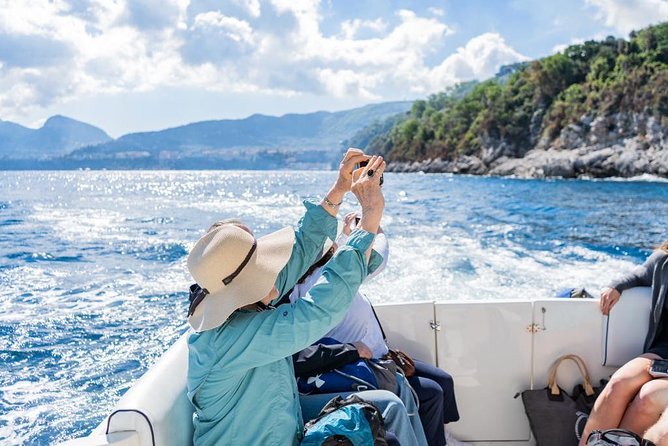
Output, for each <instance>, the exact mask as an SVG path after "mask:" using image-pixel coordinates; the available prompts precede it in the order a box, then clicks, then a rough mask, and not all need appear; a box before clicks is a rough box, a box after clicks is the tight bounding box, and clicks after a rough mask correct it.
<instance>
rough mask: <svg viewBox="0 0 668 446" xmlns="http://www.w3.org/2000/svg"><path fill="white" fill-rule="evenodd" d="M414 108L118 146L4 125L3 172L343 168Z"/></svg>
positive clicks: (229, 126)
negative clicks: (367, 140)
mask: <svg viewBox="0 0 668 446" xmlns="http://www.w3.org/2000/svg"><path fill="white" fill-rule="evenodd" d="M411 104H412V102H411V101H405V102H387V103H382V104H373V105H367V106H364V107H360V108H355V109H352V110H345V111H340V112H334V113H331V112H324V111H321V112H315V113H307V114H287V115H284V116H280V117H275V116H265V115H259V114H258V115H252V116H250V117H248V118H245V119H225V120H219V121H203V122H196V123H192V124H188V125H183V126H180V127H174V128H170V129H166V130H161V131H155V132H142V133H131V134H128V135H124V136H121V137H120V138H118V139H115V140H112V139H111V138H109V136H108V135H107V134H106V133H104V132H103V131H102V130H99V129H97V128H95V127H93V126H90V125H87V124H84V123H81V122H77V121H74V120H72V119H68V118H65V117H62V116H54V117H52V118H50V119H49V120H48V121H47V122H46V123H45V124H44V126H43V127H42V128H40V129H38V130H32V129H28V128H26V127H22V126H20V125H18V124H14V123H10V122H5V121H0V169H79V168H91V169H284V168H292V169H309V168H329V167H330V166H331V165H332V164H334V163H335V162H338V159H339V157H340V156H341V153H342V152H343V149H344V148H345V147H344V143H345V142H346V141H347V140H348V139H349V138H350V137H351V136H352V135H354V134H355V133H356V132H357V131H359V130H360V129H362V128H364V127H366V126H368V125H370V124H371V123H373V122H380V121H383V120H384V119H386V118H388V117H390V116H394V115H397V114H401V115H403V114H405V113H406V112H407V111H408V110H409V109H410V107H411Z"/></svg>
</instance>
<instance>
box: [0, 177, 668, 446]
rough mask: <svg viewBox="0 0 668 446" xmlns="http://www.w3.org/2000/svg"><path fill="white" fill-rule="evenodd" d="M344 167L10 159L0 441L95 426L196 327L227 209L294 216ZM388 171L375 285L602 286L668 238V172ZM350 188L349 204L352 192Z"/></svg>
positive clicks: (275, 224) (383, 294)
mask: <svg viewBox="0 0 668 446" xmlns="http://www.w3.org/2000/svg"><path fill="white" fill-rule="evenodd" d="M334 179H335V173H334V172H200V171H198V172H175V171H169V172H159V171H146V172H0V304H1V305H2V310H3V311H2V312H1V313H0V360H1V361H0V389H1V390H0V443H1V444H30V445H32V444H52V443H57V442H59V441H62V440H65V439H68V438H72V437H76V436H82V435H85V434H87V433H89V432H90V431H91V430H92V429H93V428H94V427H95V426H96V425H97V424H98V423H100V422H101V421H102V419H103V418H104V416H105V415H106V414H107V413H108V412H109V411H110V410H111V408H112V407H113V405H114V403H115V402H116V401H117V399H118V398H119V397H120V396H121V395H122V394H123V393H124V392H125V391H126V390H127V388H128V387H129V386H130V384H131V383H132V382H133V381H134V380H136V379H137V378H138V377H139V376H141V374H142V373H143V372H145V371H146V369H147V368H148V367H149V366H150V365H151V364H152V363H153V362H155V360H156V359H157V358H158V357H159V356H160V355H161V354H162V353H163V352H164V351H165V350H166V349H167V348H168V347H169V345H171V343H172V342H174V341H175V340H176V339H177V338H178V336H179V335H180V334H181V333H183V332H184V331H185V330H186V324H185V313H186V307H187V305H186V302H187V295H186V290H187V288H188V285H189V284H190V279H189V276H188V272H187V269H186V264H185V262H186V257H187V254H188V252H189V250H190V248H191V247H192V246H193V244H194V242H195V241H196V240H197V239H198V238H199V237H200V236H201V235H202V233H203V231H204V230H205V229H206V228H207V227H208V226H209V225H210V224H211V223H213V222H214V221H216V220H218V219H221V218H230V217H237V218H240V219H242V220H244V221H245V222H246V223H247V224H248V225H249V226H250V227H251V228H253V229H254V231H255V232H256V233H257V235H263V234H266V233H268V232H270V231H273V230H277V229H279V228H281V227H283V226H286V225H292V224H295V223H296V221H297V220H298V219H299V217H300V216H301V214H302V212H303V209H304V208H303V206H302V204H301V203H302V200H303V199H304V198H309V197H310V198H320V197H322V195H323V194H324V193H325V192H326V191H327V189H328V187H329V186H330V184H331V183H332V182H333V181H334ZM643 180H644V181H641V182H617V181H604V182H599V181H538V180H513V179H498V178H475V177H455V176H449V175H419V174H403V175H398V174H387V175H386V183H385V186H384V192H385V197H386V215H385V217H384V219H383V228H384V230H385V232H386V233H387V235H388V237H389V241H390V253H391V254H390V261H389V264H388V266H387V268H386V270H385V272H384V273H383V274H382V275H380V276H379V277H378V278H377V279H375V280H374V281H373V282H371V283H369V284H366V285H365V286H364V292H365V293H366V294H367V295H369V297H370V298H371V299H372V300H373V301H374V302H399V301H417V300H450V299H530V298H533V297H549V296H553V295H554V294H555V292H557V291H558V290H561V289H563V288H570V287H577V286H585V287H586V288H587V289H589V290H590V291H592V292H594V293H596V291H597V290H598V288H600V287H601V286H602V285H604V284H605V283H606V282H607V281H609V280H610V279H611V278H613V277H614V276H615V275H618V274H620V273H622V272H624V271H626V270H628V269H629V268H631V267H632V266H633V264H635V263H638V262H641V261H642V260H643V259H644V258H645V257H646V256H647V254H648V253H649V252H650V250H651V248H652V246H655V245H656V244H658V243H660V242H661V241H662V240H663V239H665V238H668V235H667V234H666V230H665V228H666V227H667V225H666V223H668V187H667V186H666V184H665V183H660V182H652V181H647V179H643ZM355 208H356V207H355V204H354V198H353V197H352V196H349V197H348V198H347V199H346V202H345V204H344V205H343V206H342V214H343V213H345V212H348V211H351V210H354V209H355Z"/></svg>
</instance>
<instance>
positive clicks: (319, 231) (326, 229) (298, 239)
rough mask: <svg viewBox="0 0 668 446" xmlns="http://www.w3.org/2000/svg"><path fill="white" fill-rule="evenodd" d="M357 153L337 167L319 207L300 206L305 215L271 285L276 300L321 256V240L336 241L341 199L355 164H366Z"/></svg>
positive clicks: (361, 155) (353, 152)
mask: <svg viewBox="0 0 668 446" xmlns="http://www.w3.org/2000/svg"><path fill="white" fill-rule="evenodd" d="M368 159H369V157H368V156H367V155H364V154H363V153H362V151H361V150H359V149H348V151H347V152H346V154H345V155H344V156H343V159H342V160H341V164H339V174H338V176H337V178H336V181H335V182H334V184H333V185H332V187H331V188H330V189H329V192H327V195H325V198H324V199H323V200H322V201H321V202H320V205H319V206H316V205H315V204H313V203H309V202H304V205H305V206H306V209H307V211H306V214H305V215H304V217H303V218H302V219H301V220H300V222H299V225H298V228H297V231H296V233H295V242H294V245H293V249H292V254H291V255H290V259H289V260H288V263H287V264H286V265H285V267H284V268H283V269H282V270H281V272H280V273H279V274H278V278H277V279H276V282H275V285H276V288H277V289H278V296H279V299H280V297H281V296H283V295H284V294H285V293H286V292H287V291H288V290H290V289H291V288H292V287H293V286H295V283H297V280H299V278H300V277H301V276H302V275H303V274H304V273H305V272H306V270H307V269H308V268H309V266H311V265H312V264H313V263H314V262H315V261H316V260H318V255H320V254H321V252H322V247H323V245H324V244H325V240H326V239H327V238H328V237H329V238H330V239H331V240H334V238H335V237H336V214H337V213H338V211H339V206H340V204H341V202H342V201H343V197H344V196H345V194H346V193H347V192H349V191H350V189H351V187H352V175H353V174H352V172H353V167H354V165H355V163H359V162H360V161H364V160H368ZM277 300H278V299H277Z"/></svg>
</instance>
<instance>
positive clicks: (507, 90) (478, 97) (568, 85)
mask: <svg viewBox="0 0 668 446" xmlns="http://www.w3.org/2000/svg"><path fill="white" fill-rule="evenodd" d="M620 111H624V112H631V113H642V114H645V115H650V116H654V117H656V118H657V119H659V122H660V123H661V124H662V125H664V126H665V125H668V23H664V24H660V25H657V26H652V27H649V28H645V29H643V30H641V31H639V32H633V33H631V36H630V39H629V40H625V39H618V38H614V37H608V38H607V39H605V40H603V41H600V42H597V41H588V42H585V43H582V44H578V45H571V46H569V47H568V48H566V49H565V50H564V51H563V52H561V53H558V54H555V55H552V56H549V57H546V58H543V59H539V60H536V61H532V62H530V63H528V64H525V65H523V66H522V67H520V69H519V70H517V71H516V72H514V73H513V74H512V75H510V77H509V78H506V79H498V78H495V79H491V80H488V81H485V82H482V83H479V84H477V85H475V87H473V88H472V90H471V91H470V92H468V94H466V95H464V96H463V97H462V96H457V95H454V96H453V95H450V94H448V92H444V93H439V94H435V95H432V96H430V97H429V98H428V99H427V100H420V101H416V102H415V103H414V104H413V106H412V109H411V111H410V112H409V113H408V114H407V115H405V116H403V117H402V119H401V120H398V122H397V123H395V125H394V126H393V127H392V128H391V129H390V130H389V131H387V132H385V133H383V134H380V135H377V136H375V138H374V139H373V140H371V142H370V143H369V145H368V149H369V150H370V151H373V152H376V153H381V154H383V155H385V156H386V157H387V158H388V159H389V160H390V161H415V160H424V159H429V158H431V159H435V158H440V159H443V160H452V159H455V158H457V157H458V156H461V155H477V156H479V157H481V158H482V157H483V155H484V154H483V153H482V152H483V149H490V148H491V149H494V150H495V151H496V152H497V153H496V157H498V156H507V157H511V158H512V157H515V158H519V157H522V156H524V154H526V152H527V151H529V150H531V149H533V148H536V147H539V148H548V147H554V148H557V149H560V148H571V147H568V144H566V143H565V142H564V141H563V139H564V138H560V136H561V135H562V130H563V129H565V128H566V127H567V126H569V125H571V124H576V123H578V124H581V123H582V122H583V116H585V115H586V116H589V117H591V119H593V118H595V117H597V116H609V115H613V114H615V113H617V112H620ZM585 121H586V120H585ZM609 130H610V131H611V132H614V131H615V129H609ZM620 132H621V130H620ZM620 136H624V135H620Z"/></svg>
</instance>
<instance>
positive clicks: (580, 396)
mask: <svg viewBox="0 0 668 446" xmlns="http://www.w3.org/2000/svg"><path fill="white" fill-rule="evenodd" d="M600 383H601V385H600V386H597V387H594V388H593V389H594V394H593V395H587V392H586V391H585V388H584V386H583V385H582V384H578V385H577V386H575V387H574V388H573V393H572V394H571V395H572V397H573V399H574V400H575V404H576V405H577V408H578V411H577V416H578V418H577V421H576V422H575V436H576V437H577V439H578V440H579V439H580V438H582V433H583V432H584V428H585V425H586V424H587V420H588V419H589V414H590V413H591V410H592V409H593V408H594V403H595V402H596V399H597V398H598V396H599V395H600V394H601V392H602V391H603V389H604V388H605V386H606V384H608V380H606V379H602V380H601V381H600Z"/></svg>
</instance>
